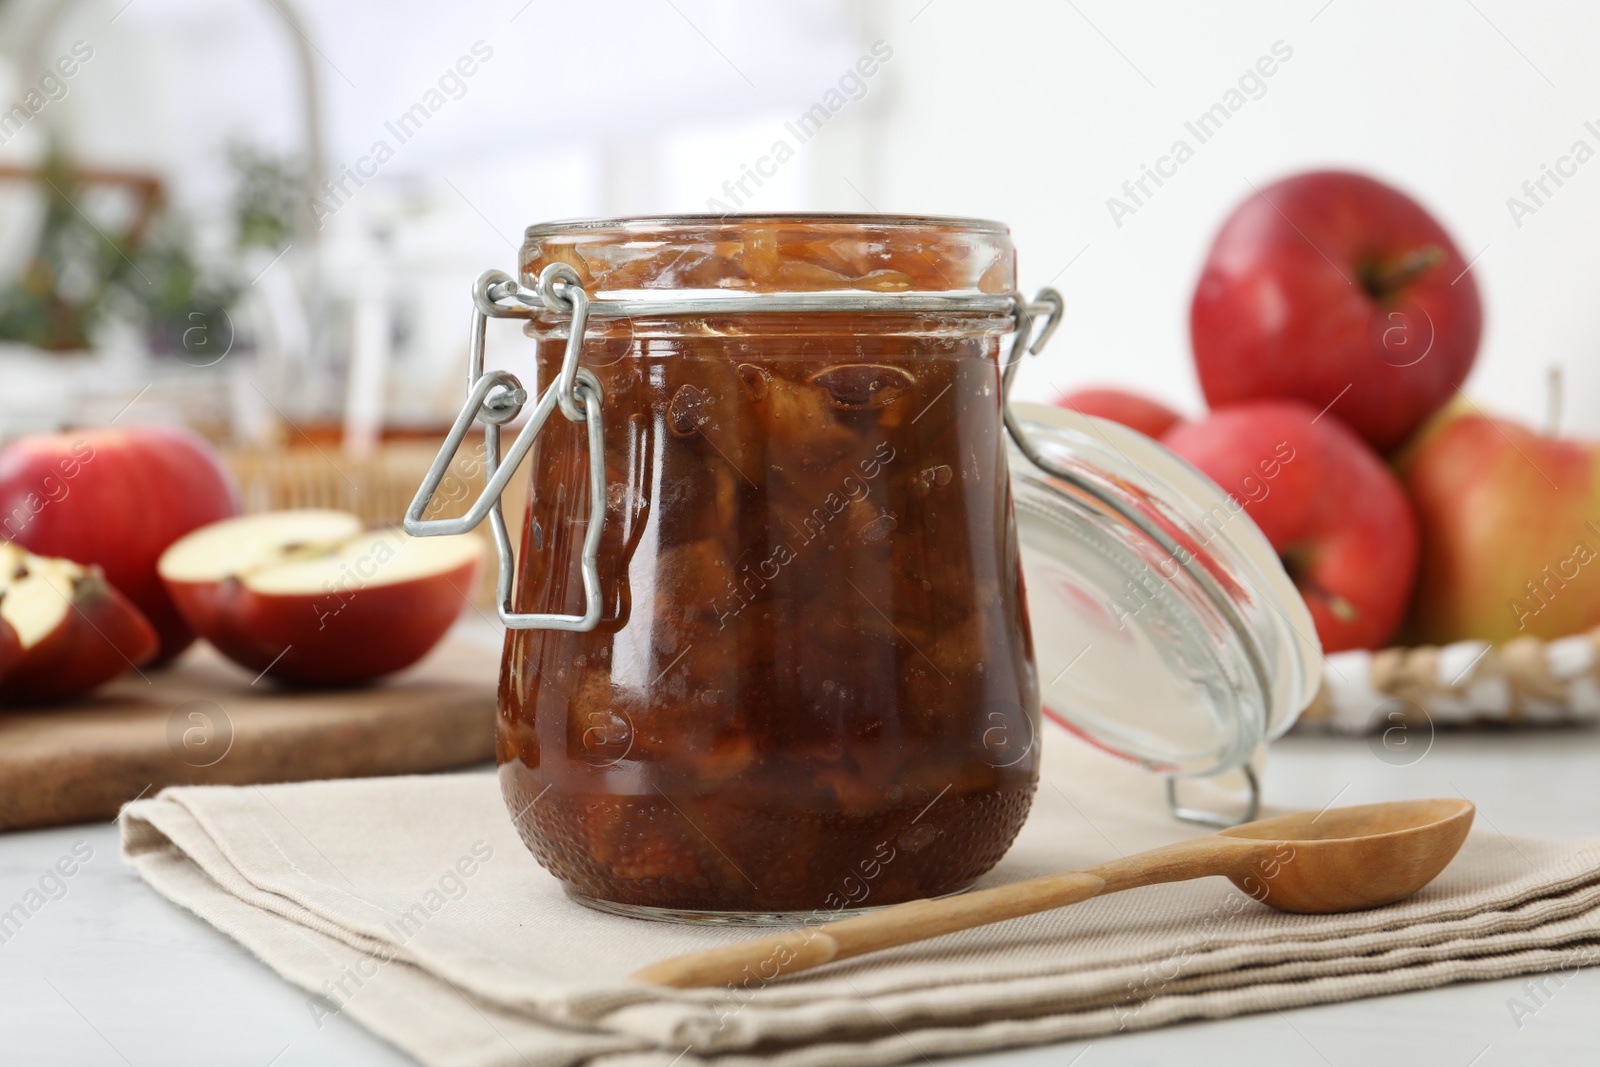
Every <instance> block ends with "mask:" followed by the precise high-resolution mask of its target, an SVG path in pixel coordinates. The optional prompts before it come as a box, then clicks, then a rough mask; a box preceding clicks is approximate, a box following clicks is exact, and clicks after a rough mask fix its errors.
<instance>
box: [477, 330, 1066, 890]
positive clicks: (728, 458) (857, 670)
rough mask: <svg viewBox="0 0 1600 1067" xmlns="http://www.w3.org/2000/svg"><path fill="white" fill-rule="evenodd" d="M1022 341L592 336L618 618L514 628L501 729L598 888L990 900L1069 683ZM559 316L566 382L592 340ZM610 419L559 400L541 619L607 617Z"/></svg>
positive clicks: (842, 335)
mask: <svg viewBox="0 0 1600 1067" xmlns="http://www.w3.org/2000/svg"><path fill="white" fill-rule="evenodd" d="M757 320H759V321H757ZM869 320H870V321H869ZM1003 330H1004V324H1003V323H1001V322H997V321H995V320H994V319H990V318H985V317H982V316H968V317H961V316H943V317H941V318H939V319H938V320H937V321H935V320H930V319H927V318H913V317H903V316H897V315H885V314H882V313H875V314H873V315H851V314H832V313H816V312H810V313H804V314H793V315H789V314H780V315H761V316H749V315H746V316H738V317H736V316H727V317H724V318H722V319H696V320H694V321H693V322H692V323H686V322H683V321H679V320H669V319H663V320H661V321H657V322H640V321H630V322H624V323H617V322H614V321H613V322H609V323H603V324H601V325H599V326H598V327H597V326H596V325H595V324H594V323H593V322H591V326H590V330H589V335H588V338H587V339H586V345H585V352H586V356H585V360H584V366H586V367H588V368H589V369H590V370H591V371H593V372H594V374H595V375H596V376H597V377H598V378H599V380H600V382H601V384H602V387H603V389H604V401H603V410H604V413H605V467H606V476H607V482H608V484H607V504H608V507H607V519H606V525H605V530H604V535H603V538H602V542H601V551H600V560H599V562H600V578H601V589H602V592H603V594H604V605H605V606H604V610H603V611H602V616H601V621H600V623H599V625H598V626H597V627H596V628H595V629H594V630H593V631H590V632H587V633H574V632H561V631H552V630H531V631H512V632H510V633H509V634H508V636H507V642H506V649H505V657H504V664H503V668H502V677H501V688H500V718H499V744H498V757H499V761H500V764H501V781H502V786H503V790H504V793H505V797H506V801H507V804H508V806H509V808H510V810H511V812H512V813H513V816H514V818H515V821H516V823H517V827H518V829H519V831H520V833H521V834H522V837H523V839H524V841H525V842H526V843H527V845H528V847H529V848H530V849H531V850H532V851H533V852H534V854H535V855H536V856H537V857H538V859H539V861H540V862H541V863H542V864H544V866H546V867H547V868H548V869H550V870H551V871H552V872H553V873H554V874H555V875H556V876H557V877H558V878H560V879H561V880H562V881H563V882H564V883H565V885H566V886H567V888H568V889H569V891H570V892H571V893H573V894H574V895H575V896H577V897H578V898H579V899H581V900H584V901H586V902H589V903H593V904H596V905H598V906H602V907H607V908H611V909H613V910H621V911H628V912H634V913H642V914H656V915H669V916H678V917H714V916H717V915H729V916H743V917H746V918H757V917H761V916H768V915H786V916H789V917H792V916H793V915H794V914H795V913H815V914H820V915H832V914H839V913H842V912H846V911H851V910H855V909H858V908H861V907H869V906H877V905H884V904H892V903H896V902H899V901H904V900H910V899H915V898H919V897H927V896H938V895H941V894H945V893H950V892H954V891H958V890H960V889H962V888H964V887H966V886H967V885H969V884H971V883H972V881H973V880H975V879H976V878H977V877H978V876H979V875H981V874H983V873H984V872H985V871H987V870H988V869H989V868H990V867H992V866H993V865H994V864H995V863H996V862H997V861H998V860H999V859H1000V857H1001V856H1002V855H1003V854H1004V852H1005V851H1006V849H1007V848H1008V847H1009V845H1010V843H1011V840H1012V839H1013V837H1014V836H1015V834H1016V832H1017V831H1018V829H1020V827H1021V825H1022V822H1023V820H1024V818H1025V817H1026V814H1027V811H1028V808H1029V805H1030V803H1031V798H1032V794H1033V790H1034V786H1035V783H1036V780H1037V775H1038V750H1037V745H1036V738H1037V731H1038V706H1039V696H1038V681H1037V678H1036V676H1035V669H1034V663H1033V651H1032V642H1031V637H1030V634H1029V630H1028V624H1027V617H1026V610H1025V606H1024V598H1023V590H1022V579H1021V568H1020V565H1019V559H1018V552H1017V541H1016V529H1015V521H1014V518H1013V514H1012V501H1011V495H1010V484H1009V480H1008V476H1007V468H1006V457H1005V449H1004V447H1003V440H1002V433H1003V428H1002V424H1001V395H1000V376H999V371H998V366H997V360H998V355H999V352H1000V350H1001V347H1002V336H1003ZM530 332H531V333H533V334H534V335H535V336H536V337H537V338H538V339H539V344H538V347H539V353H538V357H539V366H540V381H541V382H548V381H550V380H552V378H553V376H554V374H555V371H556V369H557V367H558V365H559V363H560V359H561V353H562V349H563V347H564V344H565V341H564V338H563V337H562V336H561V335H560V333H559V332H558V331H555V330H552V329H548V328H545V327H541V326H540V325H539V324H537V323H536V324H535V325H534V326H533V327H532V328H531V329H530ZM584 432H585V431H584V428H583V427H582V426H580V425H576V424H573V423H569V422H567V421H566V420H565V419H562V418H555V419H552V420H551V421H550V423H549V424H548V425H547V426H546V428H545V429H544V431H543V432H542V433H541V435H540V437H539V438H538V441H537V443H536V445H535V447H534V451H533V453H532V457H533V458H532V471H533V475H532V492H531V494H530V503H529V507H528V512H527V515H526V519H525V524H524V533H523V543H522V553H521V564H520V574H519V583H518V590H517V594H516V596H517V609H518V610H520V611H569V612H570V611H579V612H581V610H582V607H581V605H582V602H583V594H582V588H581V579H580V572H579V568H578V565H577V558H578V546H579V544H580V543H581V541H582V539H583V535H584V531H585V527H584V520H583V515H584V507H583V506H582V502H583V501H586V500H587V499H588V493H589V487H588V480H587V479H588V475H587V465H588V460H587V455H586V452H585V443H584Z"/></svg>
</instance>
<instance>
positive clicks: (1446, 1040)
mask: <svg viewBox="0 0 1600 1067" xmlns="http://www.w3.org/2000/svg"><path fill="white" fill-rule="evenodd" d="M1059 741H1060V743H1070V742H1068V741H1066V739H1065V738H1061V739H1059ZM1391 759H1393V757H1392V756H1391ZM1265 787H1266V793H1267V796H1268V797H1269V798H1270V799H1271V800H1272V801H1273V802H1274V803H1277V804H1283V805H1292V806H1295V807H1307V808H1320V807H1322V806H1323V805H1325V804H1327V803H1328V799H1329V798H1330V797H1333V796H1336V795H1337V796H1338V798H1339V803H1341V804H1353V803H1363V802H1367V801H1374V800H1384V799H1392V798H1398V797H1419V796H1440V795H1443V796H1449V795H1455V794H1458V793H1459V794H1463V795H1465V796H1467V797H1470V798H1471V799H1473V800H1475V801H1476V802H1477V803H1478V805H1479V822H1480V825H1481V826H1482V827H1484V828H1485V829H1487V830H1489V831H1490V832H1502V833H1507V834H1522V835H1530V836H1550V837H1579V836H1600V731H1595V730H1565V729H1552V730H1540V731H1534V732H1525V733H1518V732H1509V731H1507V732H1499V731H1495V732H1480V733H1466V734H1446V733H1441V734H1440V735H1439V736H1438V737H1437V738H1436V739H1435V741H1434V744H1433V747H1432V749H1431V750H1430V751H1429V752H1428V753H1427V755H1426V756H1425V757H1424V758H1422V759H1421V760H1419V761H1417V762H1415V763H1410V764H1406V765H1396V764H1395V763H1393V762H1386V761H1385V760H1383V759H1380V758H1379V757H1378V755H1376V754H1375V753H1374V751H1373V750H1372V748H1371V747H1370V746H1369V744H1368V742H1367V741H1365V740H1363V739H1346V738H1324V737H1299V736H1291V737H1289V738H1287V739H1285V740H1283V741H1281V742H1279V743H1277V744H1276V745H1275V746H1274V748H1273V752H1272V755H1271V759H1270V761H1269V765H1268V769H1267V775H1266V779H1265ZM80 842H81V843H82V844H80ZM85 846H87V847H89V848H92V849H93V856H92V858H90V859H89V860H88V861H87V862H86V863H84V864H83V865H82V867H81V869H79V870H78V872H77V873H76V874H75V875H74V876H73V877H72V878H71V879H70V880H69V881H68V882H67V892H66V894H65V896H62V897H60V899H57V900H52V901H50V902H49V903H48V904H46V905H45V906H44V907H43V908H41V909H40V910H39V911H38V912H36V913H35V914H34V915H33V916H32V917H31V918H30V919H29V920H28V922H27V923H26V925H25V926H24V927H23V928H22V929H20V930H19V931H17V932H16V933H15V934H13V935H12V936H11V937H10V938H9V940H7V941H6V942H4V943H3V944H0V1063H3V1064H7V1065H10V1064H19V1065H29V1067H33V1065H51V1067H54V1065H61V1067H78V1065H83V1067H95V1065H100V1064H109V1065H119V1064H120V1065H135V1067H146V1065H150V1067H156V1065H159V1067H185V1065H190V1064H193V1065H196V1067H202V1065H203V1067H219V1065H224V1064H230V1065H231V1064H237V1065H241V1067H268V1065H269V1064H270V1065H272V1067H312V1065H329V1067H332V1065H338V1067H376V1065H380V1064H382V1065H401V1064H410V1063H413V1061H412V1060H411V1059H410V1058H409V1057H407V1056H406V1055H405V1054H404V1053H402V1052H400V1051H398V1050H396V1049H394V1048H393V1047H391V1046H389V1045H387V1044H385V1043H384V1042H383V1041H381V1040H379V1039H378V1038H376V1037H373V1036H372V1035H371V1034H369V1033H367V1032H366V1031H365V1030H363V1029H361V1027H360V1026H358V1025H357V1024H355V1023H354V1022H351V1021H350V1020H349V1019H348V1018H346V1017H343V1016H337V1017H333V1018H331V1019H328V1020H326V1022H325V1024H324V1025H323V1026H322V1027H321V1028H320V1029H319V1028H318V1027H317V1026H316V1024H315V1022H314V1020H313V1018H312V1016H311V1014H310V1012H309V1011H308V1009H307V1007H306V1004H307V1001H306V997H305V995H304V994H303V993H301V992H300V991H298V990H297V989H295V988H293V987H291V986H290V985H289V984H288V983H286V982H284V981H282V980H281V979H279V978H278V977H277V976H276V975H275V974H273V972H272V971H270V970H269V969H268V968H267V967H265V966H264V965H263V964H261V963H259V962H258V961H256V960H255V959H254V958H253V957H252V956H250V955H249V954H248V953H247V952H246V951H245V950H244V949H242V948H241V947H240V946H239V945H237V944H236V943H234V942H233V941H232V940H230V939H229V938H227V937H225V936H224V935H222V934H220V933H218V932H217V931H216V930H215V929H213V928H212V927H210V926H208V925H206V924H205V923H204V922H202V921H200V920H199V919H197V918H195V917H194V916H192V915H190V914H189V913H188V912H185V911H182V910H180V909H179V908H177V907H175V906H174V905H172V904H169V903H168V902H167V901H166V900H164V899H163V898H161V897H159V896H157V895H156V894H155V892H153V891H152V890H151V889H149V888H148V887H147V886H146V885H145V884H144V883H143V882H141V881H140V880H139V879H138V878H137V877H135V876H134V874H133V873H132V872H131V871H130V870H129V869H128V868H126V867H124V866H123V864H122V862H121V859H120V858H119V856H118V851H117V831H116V828H115V827H114V826H113V825H112V824H110V823H101V824H98V825H82V826H69V827H62V828H58V829H52V830H41V831H34V832H27V833H15V834H9V835H0V911H3V910H4V909H6V908H9V907H10V905H11V904H13V903H15V902H17V901H18V900H20V899H21V897H22V895H23V894H24V893H25V892H26V891H27V890H28V889H29V888H31V887H33V886H35V885H36V884H37V883H38V880H39V878H40V876H41V875H42V874H43V873H44V871H45V870H46V868H48V867H50V866H51V865H53V864H54V863H55V862H56V860H57V859H58V858H59V857H61V856H62V855H64V854H67V853H69V852H70V851H71V850H72V849H73V848H74V847H77V848H78V849H79V850H80V854H81V850H82V849H83V848H84V847H85ZM1522 985H1523V980H1521V979H1514V980H1506V981H1497V982H1482V983H1472V984H1465V985H1459V986H1452V987H1447V988H1444V989H1436V990H1431V991H1427V992H1422V993H1413V994H1406V995H1401V996H1392V997H1386V998H1381V999H1376V1000H1361V1001H1354V1002H1349V1003H1343V1004H1333V1005H1326V1006H1322V1007H1314V1008H1302V1009H1296V1010H1291V1011H1285V1012H1278V1013H1263V1014H1259V1015H1251V1016H1246V1017H1242V1018H1234V1019H1227V1020H1222V1021H1217V1022H1197V1023H1189V1024H1185V1025H1180V1026H1172V1027H1168V1028H1165V1029H1161V1030H1155V1031H1150V1032H1145V1033H1131V1034H1123V1035H1118V1036H1115V1037H1107V1038H1099V1039H1096V1040H1094V1041H1092V1042H1088V1043H1082V1042H1080V1043H1074V1044H1067V1045H1054V1046H1047V1047H1040V1048H1033V1049H1022V1050H1014V1051H1010V1052H1003V1053H996V1054H992V1055H988V1056H982V1057H974V1058H968V1059H963V1060H955V1061H950V1062H952V1063H964V1064H985V1065H993V1067H1000V1065H1005V1067H1045V1065H1050V1067H1068V1065H1074V1067H1102V1065H1110V1064H1130V1065H1131V1064H1171V1063H1180V1062H1181V1063H1183V1064H1185V1067H1202V1065H1206V1064H1228V1065H1230V1067H1234V1065H1238V1064H1255V1063H1270V1064H1282V1065H1295V1064H1308V1065H1318V1067H1326V1065H1344V1064H1352V1065H1360V1067H1375V1065H1380V1064H1391V1063H1393V1064H1402V1063H1403V1064H1414V1063H1424V1064H1446V1065H1452V1067H1467V1065H1469V1064H1470V1065H1472V1067H1493V1065H1500V1064H1526V1063H1594V1062H1597V1054H1600V1026H1597V1025H1596V1019H1600V977H1597V976H1596V975H1595V974H1593V973H1591V972H1587V971H1586V972H1582V973H1580V974H1579V976H1578V977H1577V978H1576V979H1573V980H1571V981H1568V982H1567V983H1566V984H1565V986H1564V987H1562V988H1560V989H1559V990H1557V989H1555V988H1554V986H1549V987H1547V988H1549V989H1550V990H1551V991H1552V993H1553V995H1551V996H1548V997H1545V998H1541V999H1543V1001H1544V1002H1543V1004H1542V1005H1541V1006H1539V1008H1538V1011H1537V1012H1536V1013H1535V1014H1533V1015H1531V1016H1526V1017H1524V1018H1523V1019H1522V1020H1521V1025H1520V1027H1519V1026H1518V1025H1517V1022H1516V1020H1515V1019H1514V1018H1513V1016H1512V1013H1511V1011H1510V1008H1509V1007H1508V1004H1507V1002H1508V1000H1509V999H1510V998H1512V997H1518V998H1522V999H1523V1000H1524V1001H1526V1000H1527V994H1526V993H1525V992H1524V991H1523V989H1522Z"/></svg>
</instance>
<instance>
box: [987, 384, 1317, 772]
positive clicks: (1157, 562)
mask: <svg viewBox="0 0 1600 1067" xmlns="http://www.w3.org/2000/svg"><path fill="white" fill-rule="evenodd" d="M1007 422H1008V426H1009V427H1010V428H1011V430H1012V438H1013V440H1012V442H1011V444H1010V449H1011V453H1010V459H1011V480H1012V488H1013V493H1014V496H1015V502H1016V515H1017V532H1018V539H1019V543H1020V549H1021V555H1022V567H1023V575H1024V580H1025V582H1026V586H1027V590H1028V609H1029V615H1030V617H1031V619H1032V624H1033V637H1034V646H1035V654H1036V658H1037V662H1038V665H1039V676H1040V677H1039V681H1040V691H1041V695H1042V703H1043V710H1044V714H1045V715H1046V716H1047V717H1048V718H1050V719H1052V720H1054V721H1055V722H1057V723H1059V724H1060V725H1062V726H1065V727H1066V728H1067V729H1068V730H1070V731H1072V732H1073V733H1075V734H1078V735H1079V736H1081V737H1083V738H1084V739H1086V740H1088V741H1089V742H1090V743H1092V744H1094V745H1096V746H1097V747H1099V748H1102V749H1104V750H1106V751H1108V752H1111V753H1113V754H1115V755H1118V756H1122V757H1124V758H1126V759H1129V760H1132V761H1134V762H1137V763H1140V764H1143V765H1145V766H1147V767H1149V768H1150V769H1151V770H1155V771H1158V772H1161V773H1165V774H1171V775H1212V774H1220V773H1223V772H1225V771H1228V770H1232V769H1234V768H1237V767H1240V766H1243V765H1244V764H1245V763H1246V762H1247V761H1248V760H1249V759H1250V757H1251V755H1252V754H1253V753H1254V751H1255V750H1256V749H1257V747H1258V746H1260V745H1261V744H1262V742H1264V741H1267V740H1270V739H1272V738H1274V737H1277V736H1278V735H1279V734H1281V733H1283V732H1284V731H1285V730H1287V729H1288V728H1289V727H1290V726H1291V725H1293V723H1294V721H1295V719H1296V718H1298V717H1299V714H1300V712H1301V710H1303V709H1304V708H1305V707H1306V705H1307V704H1309V703H1310V701H1311V699H1312V697H1313V696H1314V695H1315V694H1316V688H1317V684H1318V681H1319V677H1320V667H1321V656H1322V651H1321V646H1320V644H1319V643H1318V641H1317V638H1316V629H1315V627H1314V625H1313V623H1312V620H1311V615H1310V613H1309V612H1308V611H1307V610H1306V607H1305V603H1304V601H1302V600H1301V598H1300V595H1299V593H1298V592H1297V591H1296V590H1295V587H1294V584H1293V583H1292V582H1291V581H1290V579H1289V576H1288V574H1287V573H1286V572H1285V571H1284V569H1283V565H1282V564H1281V563H1280V562H1279V560H1278V556H1277V554H1276V553H1275V552H1274V551H1273V549H1272V546H1271V545H1270V544H1269V543H1268V542H1267V539H1266V538H1265V537H1264V536H1263V535H1262V533H1261V531H1260V530H1259V529H1258V528H1257V527H1256V525H1255V523H1254V522H1253V521H1252V520H1251V519H1250V517H1249V516H1248V515H1246V514H1245V513H1244V510H1243V507H1242V506H1241V505H1240V503H1239V502H1238V501H1237V499H1235V498H1232V497H1230V496H1229V495H1228V494H1226V493H1224V492H1223V491H1222V490H1221V489H1220V488H1218V486H1217V485H1216V484H1215V483H1213V482H1212V481H1210V480H1209V479H1207V478H1206V477H1205V475H1203V474H1201V473H1200V472H1199V471H1197V470H1195V469H1194V468H1193V467H1191V466H1189V465H1188V464H1187V463H1185V462H1184V461H1183V460H1181V459H1179V458H1178V457H1177V456H1176V455H1174V454H1173V453H1171V452H1169V451H1168V450H1167V449H1165V448H1163V447H1162V446H1161V445H1159V444H1157V443H1156V442H1155V441H1152V440H1151V439H1149V438H1148V437H1145V436H1144V435H1142V434H1139V433H1136V432H1134V431H1132V430H1130V429H1127V428H1126V427H1123V426H1120V425H1117V424H1115V423H1112V422H1108V421H1106V420H1104V419H1098V418H1094V417H1091V416H1087V415H1081V414H1077V413H1075V412H1070V411H1065V410H1062V409H1060V408H1055V407H1046V406H1043V405H1038V404H1023V403H1013V404H1012V405H1011V411H1010V414H1009V415H1008V419H1007ZM1019 438H1020V443H1019V440H1018V439H1019Z"/></svg>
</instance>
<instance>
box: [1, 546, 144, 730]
mask: <svg viewBox="0 0 1600 1067" xmlns="http://www.w3.org/2000/svg"><path fill="white" fill-rule="evenodd" d="M0 622H3V623H4V625H3V626H0V703H5V704H10V705H16V704H35V703H46V702H49V701H57V700H65V699H67V698H68V697H74V696H78V695H80V694H82V693H87V692H88V691H89V690H91V689H93V688H94V687H95V686H97V685H99V684H100V683H101V682H104V681H107V680H109V679H110V678H112V677H114V676H116V675H118V674H121V673H122V672H123V671H125V670H127V669H129V668H130V667H137V666H142V665H143V664H145V663H148V662H150V660H151V659H152V658H154V656H155V654H156V648H157V645H158V643H159V642H158V640H157V638H156V632H155V630H154V628H152V627H151V625H150V623H149V621H148V620H146V619H145V617H144V616H143V615H142V614H140V612H139V609H138V608H136V607H134V606H133V602H132V601H130V600H128V599H127V598H126V597H124V596H123V595H122V594H121V593H119V592H117V591H116V590H115V589H113V588H112V587H111V586H110V585H109V584H108V583H107V582H106V580H105V576H104V575H102V574H101V573H100V568H98V567H85V566H83V565H82V564H79V563H74V562H72V561H71V560H66V559H52V558H50V557H47V556H36V555H34V554H33V553H32V552H28V551H27V550H25V549H23V548H20V547H18V546H17V545H16V544H14V543H12V542H10V541H5V542H0ZM8 664H9V665H8Z"/></svg>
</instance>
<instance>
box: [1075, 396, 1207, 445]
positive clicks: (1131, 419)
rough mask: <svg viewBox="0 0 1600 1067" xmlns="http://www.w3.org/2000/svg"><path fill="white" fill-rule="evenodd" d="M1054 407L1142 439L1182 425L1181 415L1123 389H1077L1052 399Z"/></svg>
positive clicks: (1163, 405) (1156, 435)
mask: <svg viewBox="0 0 1600 1067" xmlns="http://www.w3.org/2000/svg"><path fill="white" fill-rule="evenodd" d="M1056 405H1057V406H1058V407H1064V408H1066V409H1067V410H1068V411H1076V412H1078V413H1079V414H1081V415H1095V416H1098V417H1099V418H1102V419H1110V420H1111V421H1112V422H1115V423H1119V424H1121V425H1123V426H1126V427H1127V428H1128V429H1130V430H1138V431H1139V432H1140V433H1142V434H1144V435H1145V436H1146V437H1160V436H1161V435H1162V434H1164V433H1166V432H1167V431H1168V430H1170V429H1172V428H1173V427H1174V426H1176V425H1177V424H1178V423H1180V422H1182V421H1183V416H1182V415H1179V414H1178V413H1177V412H1176V411H1173V410H1172V409H1171V408H1169V407H1167V406H1166V405H1165V404H1161V403H1157V402H1156V401H1154V400H1151V399H1150V398H1149V397H1143V396H1140V395H1139V394H1138V393H1130V392H1128V391H1127V390H1125V389H1111V388H1099V389H1078V390H1076V391H1074V392H1070V393H1062V394H1061V395H1060V396H1058V397H1056Z"/></svg>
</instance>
